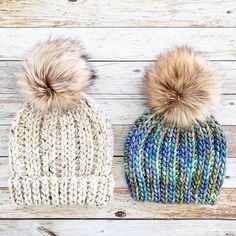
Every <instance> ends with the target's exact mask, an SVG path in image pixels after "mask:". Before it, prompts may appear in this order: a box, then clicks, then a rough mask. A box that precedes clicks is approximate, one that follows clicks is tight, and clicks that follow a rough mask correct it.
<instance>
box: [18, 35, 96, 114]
mask: <svg viewBox="0 0 236 236" xmlns="http://www.w3.org/2000/svg"><path fill="white" fill-rule="evenodd" d="M87 60H88V57H87V56H86V54H84V52H83V49H82V48H81V47H80V45H79V43H78V42H76V41H73V40H69V39H56V40H49V41H47V42H46V43H42V44H39V45H37V46H36V47H35V48H34V49H33V50H32V52H31V54H30V56H29V58H28V59H27V61H26V62H25V64H24V67H23V71H22V73H21V74H20V77H21V80H20V83H21V84H22V86H23V88H24V89H25V90H26V92H27V93H28V96H29V100H30V102H31V103H32V104H34V105H35V107H36V108H37V109H39V110H42V111H46V110H58V109H62V110H66V109H69V108H70V107H72V106H73V105H75V104H77V103H78V102H79V100H80V95H81V92H83V91H84V90H85V89H86V88H87V87H88V86H89V85H90V84H91V83H92V81H93V79H94V77H95V76H94V73H93V70H92V69H91V67H90V65H89V64H88V61H87Z"/></svg>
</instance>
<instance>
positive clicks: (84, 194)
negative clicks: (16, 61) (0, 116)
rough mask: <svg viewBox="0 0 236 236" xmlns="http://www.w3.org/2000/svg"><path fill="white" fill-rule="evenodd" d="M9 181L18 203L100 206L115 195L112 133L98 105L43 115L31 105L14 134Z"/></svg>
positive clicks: (85, 101) (84, 101) (84, 103)
mask: <svg viewBox="0 0 236 236" xmlns="http://www.w3.org/2000/svg"><path fill="white" fill-rule="evenodd" d="M9 155H10V165H11V177H10V181H9V185H10V193H11V198H12V200H13V201H14V202H15V203H16V204H26V205H32V204H37V205H44V204H45V205H56V206H59V205H76V204H89V205H90V204H92V205H98V206H101V205H103V204H104V203H106V202H109V201H110V200H111V198H112V195H113V189H114V180H113V176H112V174H111V165H112V157H113V134H112V130H111V125H110V123H109V122H108V120H107V119H106V118H105V117H104V116H103V114H101V112H100V111H99V110H98V108H97V107H96V105H95V102H94V101H93V100H92V99H91V98H90V97H89V96H87V95H85V94H82V95H81V100H80V103H79V104H78V106H77V107H75V108H73V109H71V110H68V111H49V112H47V113H44V114H43V113H41V112H40V111H38V110H36V109H35V108H34V107H33V106H32V105H30V104H29V103H28V104H26V106H25V107H24V108H23V109H22V110H21V112H19V113H18V115H17V117H16V118H15V120H14V123H13V126H12V128H11V132H10V154H9Z"/></svg>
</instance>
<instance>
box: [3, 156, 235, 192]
mask: <svg viewBox="0 0 236 236" xmlns="http://www.w3.org/2000/svg"><path fill="white" fill-rule="evenodd" d="M235 170H236V158H228V160H227V171H226V177H225V181H224V185H223V187H224V188H236V172H235ZM112 173H113V175H114V178H115V183H116V188H127V184H126V181H125V177H124V164H123V157H121V156H118V157H114V159H113V166H112ZM0 176H1V178H0V187H7V186H8V178H9V163H8V157H2V158H0Z"/></svg>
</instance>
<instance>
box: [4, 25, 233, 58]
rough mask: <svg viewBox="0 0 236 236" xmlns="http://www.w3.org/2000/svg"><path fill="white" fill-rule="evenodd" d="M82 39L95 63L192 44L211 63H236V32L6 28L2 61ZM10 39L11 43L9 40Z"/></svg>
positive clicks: (227, 30) (214, 29) (177, 29)
mask: <svg viewBox="0 0 236 236" xmlns="http://www.w3.org/2000/svg"><path fill="white" fill-rule="evenodd" d="M49 36H51V37H52V38H55V37H59V36H63V37H66V38H68V37H70V38H74V39H80V40H81V41H82V44H83V46H84V47H85V48H86V51H87V52H88V53H89V54H90V55H91V57H92V60H95V61H99V60H100V61H120V60H123V61H130V60H132V61H143V60H153V59H155V57H156V55H158V54H159V53H161V52H163V51H164V50H166V49H168V48H171V47H173V46H175V45H183V44H188V45H189V46H193V47H194V48H195V50H197V51H201V52H203V53H204V54H208V55H209V59H211V60H236V48H235V44H236V34H235V29H234V28H227V29H226V28H73V29H72V28H63V29H61V28H51V29H50V28H42V29H39V28H33V29H32V28H12V29H9V28H6V29H3V28H2V29H1V30H0V60H21V59H24V58H25V56H26V54H27V52H28V51H29V50H30V49H31V48H32V47H33V46H34V45H35V44H36V43H37V42H38V41H44V40H47V39H48V38H49ZM6 39H7V40H6Z"/></svg>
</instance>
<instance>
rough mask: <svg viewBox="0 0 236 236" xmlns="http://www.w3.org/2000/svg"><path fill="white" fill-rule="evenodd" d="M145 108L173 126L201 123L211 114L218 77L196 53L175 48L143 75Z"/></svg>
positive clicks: (186, 49) (158, 59)
mask: <svg viewBox="0 0 236 236" xmlns="http://www.w3.org/2000/svg"><path fill="white" fill-rule="evenodd" d="M145 83H146V94H147V97H148V102H147V103H148V106H149V107H150V109H151V110H152V111H154V112H156V113H157V114H160V115H162V116H163V119H164V122H165V123H167V124H169V125H173V126H175V127H182V128H185V127H189V126H191V125H193V124H195V123H197V122H199V121H200V122H201V121H204V120H205V119H206V118H207V117H208V116H209V115H210V112H211V108H212V105H213V104H214V102H215V99H216V96H215V95H216V93H217V90H218V78H217V76H215V75H214V73H213V71H211V70H209V68H208V66H207V63H206V62H205V61H203V60H202V59H201V58H200V57H199V55H198V53H196V52H194V51H193V50H192V49H191V48H188V47H178V48H176V49H174V50H172V51H169V52H167V53H166V54H163V55H161V56H160V57H159V58H157V61H156V63H155V64H154V65H152V66H150V67H149V68H148V69H147V71H146V76H145Z"/></svg>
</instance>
